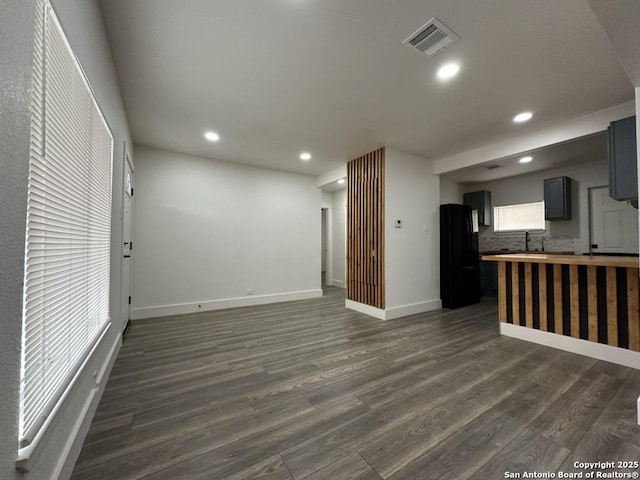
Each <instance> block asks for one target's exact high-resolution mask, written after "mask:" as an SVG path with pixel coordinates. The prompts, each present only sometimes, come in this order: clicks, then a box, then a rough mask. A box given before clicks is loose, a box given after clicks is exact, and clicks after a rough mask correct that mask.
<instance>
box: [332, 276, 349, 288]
mask: <svg viewBox="0 0 640 480" xmlns="http://www.w3.org/2000/svg"><path fill="white" fill-rule="evenodd" d="M331 285H332V286H334V287H340V288H346V285H345V282H344V281H343V280H336V279H335V278H332V279H331Z"/></svg>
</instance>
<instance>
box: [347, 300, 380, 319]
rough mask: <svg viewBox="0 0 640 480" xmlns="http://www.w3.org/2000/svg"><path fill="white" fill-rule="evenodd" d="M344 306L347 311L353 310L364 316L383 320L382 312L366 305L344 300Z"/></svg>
mask: <svg viewBox="0 0 640 480" xmlns="http://www.w3.org/2000/svg"><path fill="white" fill-rule="evenodd" d="M344 306H345V307H346V308H348V309H349V310H355V311H356V312H360V313H364V314H365V315H369V316H370V317H374V318H378V319H380V320H385V317H384V310H382V309H380V308H376V307H372V306H371V305H366V304H364V303H360V302H354V301H353V300H349V299H346V300H345V301H344Z"/></svg>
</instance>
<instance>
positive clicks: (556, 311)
mask: <svg viewBox="0 0 640 480" xmlns="http://www.w3.org/2000/svg"><path fill="white" fill-rule="evenodd" d="M482 260H485V261H495V262H498V318H499V320H500V332H501V333H502V334H504V335H508V336H513V337H517V338H521V339H523V340H528V341H532V342H536V343H541V344H545V345H549V346H553V347H556V348H561V349H564V350H568V351H573V352H576V353H581V354H583V355H589V356H592V357H595V358H600V359H603V360H608V361H612V362H615V363H620V364H623V365H627V366H631V367H634V368H640V353H638V352H640V311H639V297H640V290H639V286H638V266H639V261H638V257H632V256H628V257H627V256H625V257H614V256H612V257H608V256H582V255H550V254H542V253H521V254H507V255H484V256H483V257H482Z"/></svg>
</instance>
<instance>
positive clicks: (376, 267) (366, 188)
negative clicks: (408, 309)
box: [347, 148, 384, 308]
mask: <svg viewBox="0 0 640 480" xmlns="http://www.w3.org/2000/svg"><path fill="white" fill-rule="evenodd" d="M347 176H348V179H347V205H348V207H347V215H348V219H347V230H348V231H347V298H348V299H349V300H353V301H356V302H360V303H364V304H367V305H371V306H374V307H377V308H384V148H381V149H379V150H376V151H374V152H370V153H368V154H366V155H363V156H362V157H359V158H356V159H355V160H352V161H351V162H349V163H348V165H347Z"/></svg>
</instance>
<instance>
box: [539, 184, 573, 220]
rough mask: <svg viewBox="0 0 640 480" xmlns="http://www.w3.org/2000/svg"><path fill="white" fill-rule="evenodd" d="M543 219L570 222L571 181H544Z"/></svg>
mask: <svg viewBox="0 0 640 480" xmlns="http://www.w3.org/2000/svg"><path fill="white" fill-rule="evenodd" d="M544 219H545V220H571V179H570V178H569V177H555V178H545V179H544Z"/></svg>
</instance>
